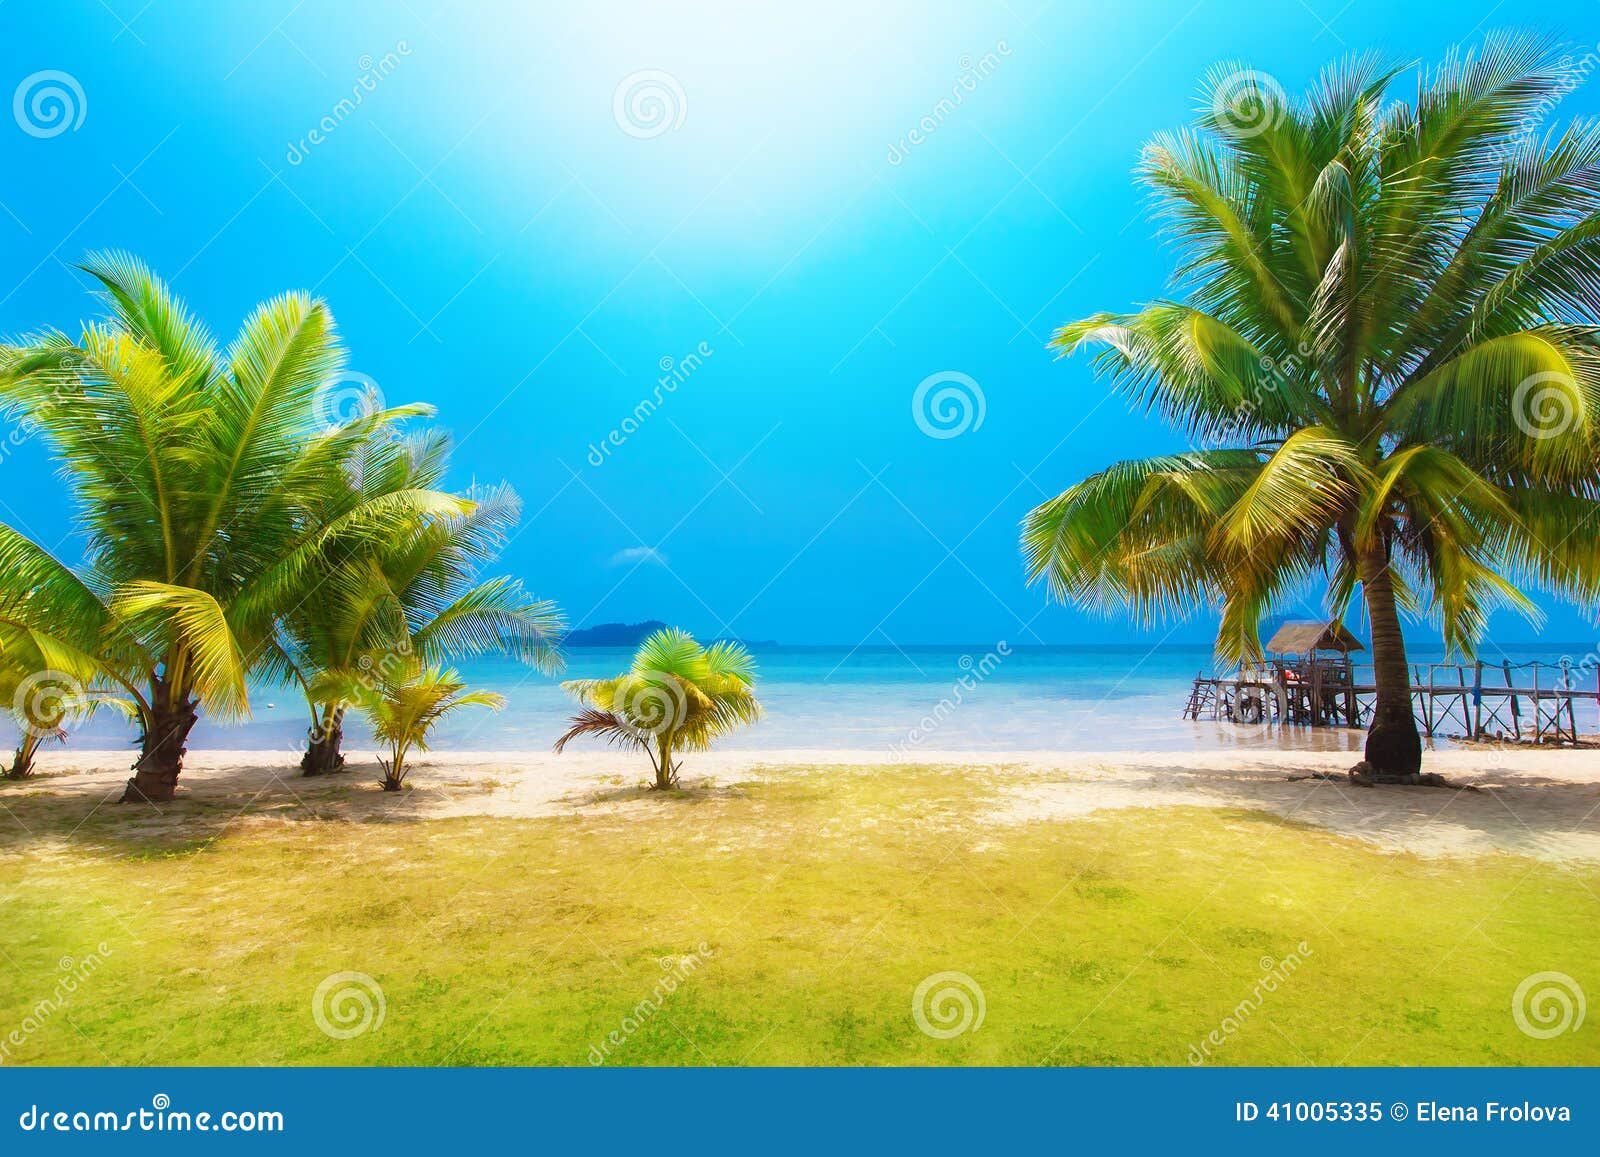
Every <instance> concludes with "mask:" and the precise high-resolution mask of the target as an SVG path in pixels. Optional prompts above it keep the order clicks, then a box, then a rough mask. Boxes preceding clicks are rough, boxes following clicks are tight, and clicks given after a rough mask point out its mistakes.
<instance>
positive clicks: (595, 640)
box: [562, 619, 667, 647]
mask: <svg viewBox="0 0 1600 1157" xmlns="http://www.w3.org/2000/svg"><path fill="white" fill-rule="evenodd" d="M666 625H667V624H665V623H663V622H661V621H660V620H659V619H650V620H648V621H646V622H643V623H601V624H600V625H599V626H598V627H585V628H584V629H583V630H581V631H571V632H569V633H568V634H567V636H566V638H565V639H563V640H562V641H563V642H564V643H565V644H566V645H567V646H569V647H633V646H637V645H638V644H640V643H642V642H644V641H645V639H647V638H648V637H649V636H650V635H651V634H653V633H654V632H656V631H659V630H661V628H663V627H665V626H666Z"/></svg>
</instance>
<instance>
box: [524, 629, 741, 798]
mask: <svg viewBox="0 0 1600 1157" xmlns="http://www.w3.org/2000/svg"><path fill="white" fill-rule="evenodd" d="M561 686H562V688H563V689H564V690H566V691H567V692H569V693H570V694H571V695H572V696H573V697H574V698H575V699H577V700H578V702H580V703H582V704H584V710H582V711H580V712H578V713H577V714H576V715H574V716H573V717H572V720H571V722H572V726H571V727H570V728H569V729H568V730H567V732H566V733H565V734H564V735H562V736H561V738H560V739H558V740H556V745H555V749H556V751H558V752H559V751H564V750H565V749H566V746H567V744H568V743H569V742H571V741H572V740H574V739H577V738H579V737H580V736H594V737H596V738H600V739H604V740H605V741H606V742H608V743H610V744H613V745H615V746H617V747H622V748H628V749H633V750H638V751H642V752H644V753H645V755H646V756H647V757H649V760H650V766H651V767H652V768H653V769H654V771H655V784H654V786H655V787H656V788H658V789H661V790H665V789H667V788H671V787H673V786H675V785H676V784H677V782H678V772H679V762H678V758H677V756H678V753H679V752H681V751H709V750H710V748H711V745H712V744H713V743H714V742H715V741H716V740H718V739H721V738H722V737H723V736H725V735H728V734H729V733H731V732H732V731H734V730H736V729H737V728H739V727H742V726H744V725H745V724H747V723H754V722H755V721H756V720H757V719H759V718H760V717H761V704H760V703H759V702H758V701H757V700H756V694H755V663H754V661H753V660H752V659H751V658H750V654H749V652H748V651H746V650H745V649H744V648H743V647H741V646H739V645H738V644H737V643H729V642H721V643H715V644H713V645H712V646H710V647H702V646H701V645H700V644H699V643H697V642H695V641H694V638H693V637H692V636H690V635H689V634H687V633H686V632H684V631H680V630H677V629H675V628H668V629H666V630H662V631H657V632H656V633H655V634H653V635H651V636H650V637H649V638H647V639H646V640H645V641H644V642H643V643H641V644H640V645H639V650H638V651H637V652H636V653H635V654H634V657H633V664H632V666H630V667H629V668H628V670H626V671H624V672H623V673H622V674H621V675H618V676H616V677H615V678H611V679H574V680H571V681H569V682H566V683H563V684H562V685H561Z"/></svg>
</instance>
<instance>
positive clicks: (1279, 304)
mask: <svg viewBox="0 0 1600 1157" xmlns="http://www.w3.org/2000/svg"><path fill="white" fill-rule="evenodd" d="M1397 75H1398V73H1397V71H1396V70H1395V69H1393V68H1388V67H1383V66H1380V65H1379V64H1377V63H1375V62H1373V61H1372V60H1370V59H1367V58H1362V59H1356V60H1351V61H1347V62H1345V63H1342V64H1338V65H1335V66H1334V67H1332V68H1330V69H1329V70H1327V71H1326V72H1325V73H1324V74H1323V75H1322V77H1321V79H1320V80H1319V81H1318V83H1317V84H1316V85H1315V86H1314V87H1313V88H1312V89H1311V91H1310V92H1309V93H1307V95H1306V96H1305V97H1304V98H1303V99H1302V100H1299V101H1294V102H1291V101H1289V100H1288V99H1287V98H1286V97H1285V96H1284V95H1283V93H1282V90H1281V89H1279V88H1278V87H1277V86H1276V84H1275V83H1274V82H1272V81H1271V80H1270V78H1267V77H1265V76H1263V75H1262V74H1260V73H1255V72H1251V71H1248V70H1246V69H1242V68H1238V67H1233V66H1228V67H1223V68H1219V69H1218V70H1217V71H1216V72H1215V73H1214V74H1213V75H1212V76H1211V77H1210V78H1209V80H1208V81H1207V83H1206V85H1205V87H1204V91H1203V99H1202V112H1201V115H1200V118H1199V126H1198V129H1197V130H1195V131H1182V132H1178V133H1175V134H1165V135H1161V136H1158V137H1157V138H1156V139H1155V140H1154V141H1153V142H1152V143H1151V144H1150V145H1149V146H1148V147H1147V148H1146V150H1145V152H1144V155H1143V159H1142V162H1141V165H1140V169H1139V172H1140V175H1141V177H1142V178H1143V181H1144V183H1145V184H1146V185H1147V186H1148V187H1149V189H1150V191H1151V192H1152V194H1153V196H1154V201H1155V205H1156V208H1157V210H1158V211H1159V214H1160V215H1161V217H1162V218H1164V220H1165V221H1166V223H1167V225H1168V227H1169V229H1170V232H1171V235H1172V238H1173V240H1174V241H1175V243H1176V246H1177V249H1178V253H1179V260H1178V267H1177V273H1176V287H1175V291H1174V292H1173V294H1172V297H1171V298H1170V299H1163V300H1158V301H1156V302H1155V303H1153V304H1151V305H1148V306H1146V307H1144V308H1143V309H1141V310H1139V311H1137V312H1134V313H1126V314H1113V313H1102V314H1097V315H1095V316H1093V317H1090V318H1087V319H1086V320H1083V321H1080V322H1076V323H1074V324H1071V325H1067V326H1065V327H1064V328H1062V329H1061V330H1059V331H1058V332H1057V334H1056V336H1055V341H1054V344H1055V346H1056V348H1057V349H1059V350H1060V351H1061V352H1062V353H1063V354H1069V353H1072V352H1074V351H1076V350H1079V349H1081V348H1084V347H1098V348H1099V350H1100V352H1099V354H1098V357H1097V366H1098V368H1099V369H1100V370H1101V371H1102V372H1103V373H1104V374H1105V375H1106V376H1107V377H1109V378H1110V380H1111V384H1112V387H1113V388H1114V389H1115V390H1117V391H1118V392H1120V393H1121V394H1123V395H1124V396H1125V397H1127V398H1128V399H1129V400H1130V401H1131V402H1133V403H1134V404H1136V405H1140V406H1143V407H1146V408H1148V409H1152V410H1154V411H1156V412H1157V413H1159V414H1160V415H1161V416H1162V417H1164V418H1165V419H1167V420H1168V421H1169V422H1171V423H1172V424H1173V425H1175V426H1176V427H1178V429H1179V430H1181V431H1182V432H1183V433H1184V434H1186V435H1188V436H1189V437H1190V438H1191V439H1193V441H1194V446H1195V448H1194V449H1191V450H1188V451H1185V452H1179V453H1173V454H1167V455H1163V456H1160V457H1155V458H1147V459H1142V460H1138V461H1128V462H1120V463H1117V464H1115V465H1113V466H1110V467H1108V468H1106V469H1104V470H1101V471H1098V472H1096V473H1094V474H1092V475H1090V476H1089V477H1088V478H1086V479H1085V480H1084V481H1082V482H1079V483H1078V484H1076V485H1074V486H1072V487H1070V488H1069V489H1067V490H1066V491H1065V492H1063V493H1062V494H1060V495H1059V496H1058V497H1056V498H1053V499H1051V500H1050V501H1048V502H1046V503H1044V504H1043V505H1041V506H1039V507H1038V508H1036V509H1035V510H1033V511H1032V512H1031V513H1030V514H1029V515H1028V516H1027V518H1026V520H1025V522H1024V526H1023V535H1022V538H1023V548H1024V554H1025V558H1026V567H1027V572H1028V575H1029V577H1030V579H1031V580H1043V581H1044V582H1046V583H1047V584H1048V588H1049V590H1050V592H1051V593H1052V595H1054V596H1055V597H1057V598H1059V599H1061V600H1076V601H1079V602H1081V603H1084V604H1094V605H1100V606H1105V605H1120V606H1126V607H1129V608H1131V609H1132V610H1133V611H1134V612H1135V613H1137V614H1139V615H1141V616H1145V617H1149V616H1154V615H1160V614H1162V613H1165V612H1169V611H1173V610H1178V609H1181V608H1189V607H1193V606H1195V605H1198V604H1204V603H1211V602H1219V603H1220V605H1221V627H1220V630H1219V632H1218V636H1217V650H1218V652H1219V653H1220V655H1221V656H1222V657H1224V658H1226V659H1230V660H1238V659H1242V658H1249V657H1255V656H1257V655H1259V653H1260V641H1259V638H1258V636H1257V624H1258V621H1259V620H1260V619H1261V617H1262V616H1263V615H1264V614H1265V613H1267V612H1269V611H1270V610H1272V609H1273V608H1274V607H1281V606H1283V605H1285V604H1287V603H1288V602H1290V601H1292V600H1294V599H1296V598H1298V597H1302V596H1303V594H1304V593H1305V592H1306V591H1307V590H1309V589H1310V587H1311V584H1312V583H1313V582H1316V583H1319V584H1320V583H1326V585H1327V588H1328V590H1329V598H1330V602H1331V606H1332V609H1333V610H1335V611H1336V612H1338V613H1343V610H1344V608H1345V607H1346V605H1347V604H1348V603H1349V602H1350V600H1351V599H1352V597H1353V594H1354V592H1355V590H1356V589H1357V587H1359V588H1360V591H1361V595H1362V598H1363V601H1364V602H1365V604H1366V613H1367V619H1368V622H1369V624H1370V627H1371V633H1372V649H1373V659H1374V665H1375V668H1376V683H1377V703H1376V709H1375V714H1374V717H1373V720H1372V725H1371V729H1370V732H1369V734H1368V737H1367V743H1366V763H1367V764H1368V765H1369V767H1370V771H1371V772H1372V773H1373V778H1376V779H1400V780H1404V781H1407V782H1414V781H1415V777H1416V775H1417V773H1418V769H1419V767H1420V763H1421V741H1420V739H1419V737H1418V734H1417V727H1416V723H1415V720H1414V718H1413V715H1412V705H1411V696H1410V690H1409V688H1410V680H1409V677H1408V673H1407V667H1406V651H1405V641H1404V638H1403V637H1402V635H1401V615H1402V614H1403V613H1415V612H1427V613H1429V614H1431V616H1432V617H1433V618H1434V620H1435V621H1437V622H1438V623H1439V625H1440V626H1441V627H1442V631H1443V635H1444V639H1445V641H1446V643H1447V644H1448V645H1449V646H1450V647H1451V648H1452V649H1453V650H1457V651H1470V649H1471V648H1472V647H1473V646H1474V644H1475V643H1476V642H1477V641H1478V640H1479V638H1480V637H1481V635H1482V633H1483V631H1484V629H1485V626H1486V624H1487V622H1488V619H1489V615H1490V613H1491V612H1492V611H1493V610H1494V609H1495V608H1497V607H1512V608H1516V609H1517V610H1519V611H1522V612H1525V613H1528V614H1530V615H1531V614H1534V613H1535V608H1534V607H1533V605H1532V604H1531V602H1530V601H1529V599H1528V597H1527V595H1526V594H1525V593H1524V592H1525V588H1530V587H1534V588H1541V589H1544V590H1547V591H1551V592H1554V593H1556V594H1558V595H1562V596H1567V597H1572V598H1577V599H1588V598H1592V597H1593V596H1594V594H1595V592H1596V590H1597V580H1600V505H1597V502H1596V499H1597V497H1600V467H1597V461H1600V459H1597V455H1596V449H1597V430H1600V331H1597V330H1596V324H1595V323H1596V318H1597V316H1600V313H1597V309H1600V126H1596V125H1595V124H1593V123H1587V122H1586V123H1580V124H1574V125H1571V126H1569V127H1567V128H1565V129H1563V130H1561V131H1559V132H1552V133H1551V134H1549V135H1544V136H1541V135H1536V134H1533V133H1529V132H1526V131H1525V130H1526V127H1527V126H1528V125H1530V124H1532V123H1536V122H1537V120H1538V118H1539V117H1540V116H1541V115H1542V114H1543V113H1544V112H1545V111H1546V110H1548V109H1549V108H1551V107H1553V106H1554V104H1555V103H1556V101H1557V100H1558V99H1559V97H1560V95H1561V93H1562V92H1563V91H1564V88H1563V84H1564V72H1563V59H1562V56H1561V53H1560V51H1559V49H1558V48H1557V47H1556V46H1554V45H1552V44H1551V43H1550V42H1548V41H1545V40H1541V39H1538V38H1533V37H1526V36H1506V37H1496V38H1491V39H1490V40H1489V41H1487V43H1486V44H1485V45H1484V46H1483V48H1482V49H1481V51H1479V52H1477V53H1468V54H1454V55H1452V56H1450V57H1449V58H1448V59H1446V60H1445V62H1444V63H1443V64H1442V65H1441V66H1440V67H1438V68H1437V69H1435V70H1432V71H1431V72H1428V73H1425V74H1424V75H1423V76H1422V77H1421V79H1420V82H1419V84H1418V88H1417V91H1416V95H1415V97H1414V99H1413V100H1411V101H1409V102H1403V103H1394V104H1390V103H1386V94H1387V92H1388V90H1389V89H1390V88H1391V86H1392V85H1393V83H1394V81H1395V79H1396V77H1397ZM1362 770H1363V771H1367V770H1368V769H1362Z"/></svg>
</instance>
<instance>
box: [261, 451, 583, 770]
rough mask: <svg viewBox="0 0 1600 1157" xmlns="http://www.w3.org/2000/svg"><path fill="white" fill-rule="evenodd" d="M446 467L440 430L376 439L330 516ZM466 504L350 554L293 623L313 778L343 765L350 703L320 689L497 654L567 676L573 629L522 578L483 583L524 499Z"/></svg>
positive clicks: (498, 493)
mask: <svg viewBox="0 0 1600 1157" xmlns="http://www.w3.org/2000/svg"><path fill="white" fill-rule="evenodd" d="M448 461H449V439H448V438H447V437H446V436H445V435H443V434H442V433H440V432H438V431H433V430H429V431H424V432H422V433H420V434H418V435H415V436H412V437H408V438H394V437H375V438H373V439H371V440H370V442H369V444H368V445H367V446H366V447H365V448H364V449H363V451H362V452H361V453H360V454H359V455H358V456H357V457H356V458H355V459H354V460H353V461H352V463H351V465H350V469H349V470H348V471H347V473H346V475H345V477H343V478H342V479H340V480H338V481H337V482H336V483H335V485H334V487H333V489H332V493H331V494H330V496H329V498H328V500H327V503H326V506H325V508H324V509H323V510H321V511H320V514H321V517H323V518H335V517H338V516H339V514H340V512H341V511H342V510H344V509H345V508H347V507H350V506H353V505H357V504H359V503H362V502H371V501H373V500H374V499H376V498H377V497H379V496H381V495H384V494H392V493H402V492H405V491H408V490H416V489H429V490H431V489H436V488H437V487H438V486H439V485H440V483H441V481H442V479H443V476H444V472H445V469H446V467H447V465H448ZM464 498H465V500H466V502H467V504H468V505H467V508H466V509H465V510H463V511H461V512H450V513H447V514H444V515H440V516H434V517H430V518H419V519H417V520H415V521H414V522H413V523H412V524H411V525H410V526H408V527H406V528H405V529H404V530H403V531H401V532H400V533H398V534H396V535H395V536H393V537H392V538H391V539H388V540H386V541H383V542H376V543H365V544H361V545H359V546H357V547H354V548H351V549H348V550H345V551H343V552H341V553H340V554H339V556H338V557H337V558H336V559H334V560H332V561H331V562H330V565H329V567H328V568H327V571H326V573H325V575H324V578H323V581H322V584H321V587H320V588H319V592H318V596H317V597H316V598H314V599H307V600H305V601H304V602H302V603H301V604H300V605H299V606H298V607H296V608H295V610H294V611H293V612H292V613H291V614H290V615H289V616H288V617H287V619H286V622H285V634H286V635H287V646H286V650H287V651H288V652H289V654H290V656H291V657H292V659H293V661H294V664H295V668H296V672H297V674H298V675H299V676H300V678H301V682H302V686H303V687H304V688H305V690H306V693H307V702H308V705H309V707H310V709H311V730H310V742H309V744H308V746H307V749H306V753H305V756H304V758H302V760H301V762H300V766H301V769H302V770H303V771H304V772H305V774H307V775H323V774H327V773H329V772H333V771H337V770H339V769H340V768H342V767H343V766H344V762H345V759H344V754H343V752H342V751H341V746H342V742H343V736H344V717H345V712H346V709H347V707H348V704H347V703H346V702H344V701H343V700H340V699H338V698H333V699H326V698H320V699H319V698H318V697H317V694H316V692H317V689H318V688H320V687H338V686H343V685H346V684H347V683H348V681H349V680H351V679H356V680H359V679H360V678H361V677H362V675H363V674H364V672H365V671H367V670H370V669H371V668H372V667H373V665H374V664H376V663H379V662H382V661H384V659H385V657H386V656H392V655H394V654H396V653H400V654H409V655H411V656H414V657H415V658H416V659H417V660H418V661H419V662H421V663H424V664H440V665H442V664H445V663H448V662H451V661H454V660H457V659H460V658H463V657H467V656H473V655H483V654H490V653H493V654H500V655H504V656H506V657H509V658H512V659H515V660H518V661H520V662H524V663H527V664H528V665H530V666H532V667H534V668H535V669H537V670H540V671H544V672H547V673H548V672H553V671H555V670H558V669H559V668H560V666H561V654H560V651H559V648H558V643H557V640H558V639H559V637H560V633H561V629H562V626H563V623H562V619H561V616H560V613H559V612H558V611H557V609H556V607H555V605H554V604H553V603H550V602H546V601H542V600H539V599H536V598H534V597H533V596H532V595H530V594H528V593H527V592H526V591H525V590H524V589H523V587H522V584H521V583H519V582H517V581H516V580H513V579H510V578H503V577H502V578H490V579H483V580H479V579H478V577H477V576H478V574H479V572H480V570H481V569H482V567H483V566H484V564H485V563H486V562H487V561H488V560H490V559H492V558H493V557H494V556H495V555H496V554H497V553H498V552H499V551H500V549H501V548H502V547H503V546H504V544H505V542H506V539H507V537H508V535H509V533H510V531H511V528H512V527H514V526H515V525H516V523H517V520H518V518H519V516H520V514H521V501H520V500H519V499H518V498H517V495H516V493H515V491H513V490H512V489H511V488H510V487H509V486H506V485H500V486H492V487H474V488H472V489H470V490H469V491H468V492H467V493H466V494H465V495H464ZM319 674H327V675H329V676H333V678H332V679H331V680H329V679H318V678H317V676H318V675H319Z"/></svg>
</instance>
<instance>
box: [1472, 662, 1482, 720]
mask: <svg viewBox="0 0 1600 1157" xmlns="http://www.w3.org/2000/svg"><path fill="white" fill-rule="evenodd" d="M1472 738H1473V739H1482V738H1483V660H1482V659H1479V660H1477V662H1476V663H1475V664H1474V665H1473V670H1472Z"/></svg>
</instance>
